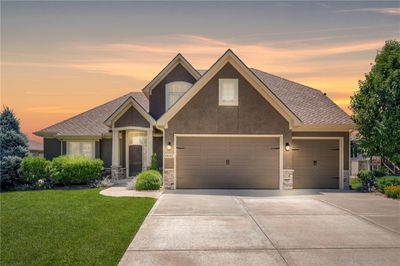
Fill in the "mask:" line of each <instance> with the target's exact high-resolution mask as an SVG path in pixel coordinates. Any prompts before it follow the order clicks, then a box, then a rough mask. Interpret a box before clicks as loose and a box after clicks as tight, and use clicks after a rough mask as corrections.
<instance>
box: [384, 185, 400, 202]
mask: <svg viewBox="0 0 400 266" xmlns="http://www.w3.org/2000/svg"><path fill="white" fill-rule="evenodd" d="M384 190H385V195H386V196H388V197H389V198H393V199H398V198H400V185H389V186H386V187H385V188H384Z"/></svg>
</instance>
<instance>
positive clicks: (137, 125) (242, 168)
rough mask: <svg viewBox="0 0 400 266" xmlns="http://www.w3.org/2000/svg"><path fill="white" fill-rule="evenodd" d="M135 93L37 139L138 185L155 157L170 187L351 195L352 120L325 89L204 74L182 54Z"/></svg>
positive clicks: (264, 76)
mask: <svg viewBox="0 0 400 266" xmlns="http://www.w3.org/2000/svg"><path fill="white" fill-rule="evenodd" d="M142 91H143V92H132V93H129V94H127V95H124V96H122V97H120V98H117V99H115V100H113V101H110V102H108V103H105V104H103V105H100V106H98V107H96V108H94V109H91V110H89V111H86V112H84V113H82V114H79V115H77V116H75V117H72V118H70V119H67V120H65V121H62V122H60V123H58V124H55V125H53V126H50V127H48V128H45V129H43V130H40V131H38V132H36V133H35V134H36V135H38V136H42V137H43V138H44V153H45V157H46V158H48V159H51V158H53V157H55V156H59V155H61V154H72V155H74V154H83V155H86V156H88V157H91V158H94V157H96V158H101V159H102V160H103V161H104V163H105V166H106V167H110V168H111V170H112V175H113V176H114V177H120V176H121V175H122V176H126V175H128V176H134V175H136V174H137V173H138V172H140V171H142V170H143V169H146V168H148V167H149V166H150V162H151V154H152V153H156V154H157V155H158V158H159V163H160V166H161V167H162V169H163V183H164V187H165V188H249V189H250V188H251V189H257V188H262V189H291V188H347V187H348V177H349V168H350V158H349V157H350V149H349V148H350V144H349V132H350V130H352V129H353V128H354V125H353V123H352V121H351V119H350V118H349V117H348V115H347V114H346V113H345V112H344V111H342V110H341V109H340V108H339V107H338V106H337V105H336V104H334V103H333V102H332V101H331V100H330V99H329V98H328V97H327V96H326V95H325V94H324V93H322V92H321V91H319V90H315V89H312V88H310V87H307V86H304V85H301V84H298V83H296V82H293V81H289V80H286V79H283V78H280V77H277V76H274V75H271V74H268V73H266V72H263V71H260V70H257V69H251V68H248V67H247V66H246V65H245V64H244V63H243V62H242V61H241V60H240V59H239V58H238V57H237V56H236V55H235V54H234V53H233V52H232V51H231V50H228V51H226V52H225V53H224V54H223V55H222V56H221V57H220V58H219V59H218V60H217V61H216V62H215V63H214V64H213V65H212V66H211V67H210V69H208V70H207V71H205V72H203V71H202V72H199V71H197V70H196V69H195V68H193V66H192V65H191V64H190V63H189V62H188V61H186V59H185V58H184V57H183V56H182V55H180V54H178V55H177V56H176V57H175V58H174V59H173V60H172V61H171V62H170V63H169V64H168V65H167V66H166V67H165V68H164V69H163V70H162V71H161V72H160V73H159V74H158V75H157V76H156V77H155V78H154V79H153V80H151V81H150V83H149V84H147V86H146V87H145V88H144V89H143V90H142Z"/></svg>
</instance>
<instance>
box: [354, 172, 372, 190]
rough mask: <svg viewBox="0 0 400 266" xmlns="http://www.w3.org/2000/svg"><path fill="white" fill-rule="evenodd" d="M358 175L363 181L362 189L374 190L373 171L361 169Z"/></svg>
mask: <svg viewBox="0 0 400 266" xmlns="http://www.w3.org/2000/svg"><path fill="white" fill-rule="evenodd" d="M357 177H358V178H359V179H360V181H361V190H363V191H373V190H374V189H375V177H374V176H373V174H372V172H371V171H368V170H360V171H359V172H358V174H357Z"/></svg>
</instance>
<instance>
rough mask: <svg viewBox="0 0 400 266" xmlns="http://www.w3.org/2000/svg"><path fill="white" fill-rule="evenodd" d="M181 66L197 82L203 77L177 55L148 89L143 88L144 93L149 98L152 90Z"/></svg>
mask: <svg viewBox="0 0 400 266" xmlns="http://www.w3.org/2000/svg"><path fill="white" fill-rule="evenodd" d="M178 64H181V65H182V66H183V67H184V68H185V69H186V70H187V71H188V72H189V73H190V74H191V75H192V76H193V77H194V78H195V79H196V80H198V79H199V78H200V77H201V75H200V73H199V72H198V71H197V70H196V69H195V68H194V67H193V66H192V65H191V64H190V63H189V62H188V61H187V60H186V59H185V58H184V57H183V56H182V55H181V54H180V53H179V54H177V55H176V56H175V57H174V59H172V61H171V62H169V63H168V65H167V66H165V67H164V68H163V70H161V72H160V73H158V75H157V76H155V78H154V79H153V80H151V81H150V82H149V83H148V84H147V85H146V87H144V88H143V90H142V91H143V93H144V94H146V95H147V97H149V96H150V95H151V93H152V90H153V89H154V88H155V87H156V86H157V85H158V83H160V81H162V80H163V79H164V78H165V77H166V76H168V74H169V73H170V72H171V71H172V70H173V69H174V68H175V67H176V66H177V65H178Z"/></svg>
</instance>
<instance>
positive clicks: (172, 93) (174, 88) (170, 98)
mask: <svg viewBox="0 0 400 266" xmlns="http://www.w3.org/2000/svg"><path fill="white" fill-rule="evenodd" d="M191 86H192V84H190V83H189V82H185V81H174V82H171V83H168V84H167V85H165V109H166V111H168V110H169V108H171V106H172V105H174V104H175V103H176V102H177V101H178V100H179V98H181V97H182V96H183V94H185V92H187V91H188V89H189V88H190V87H191Z"/></svg>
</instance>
